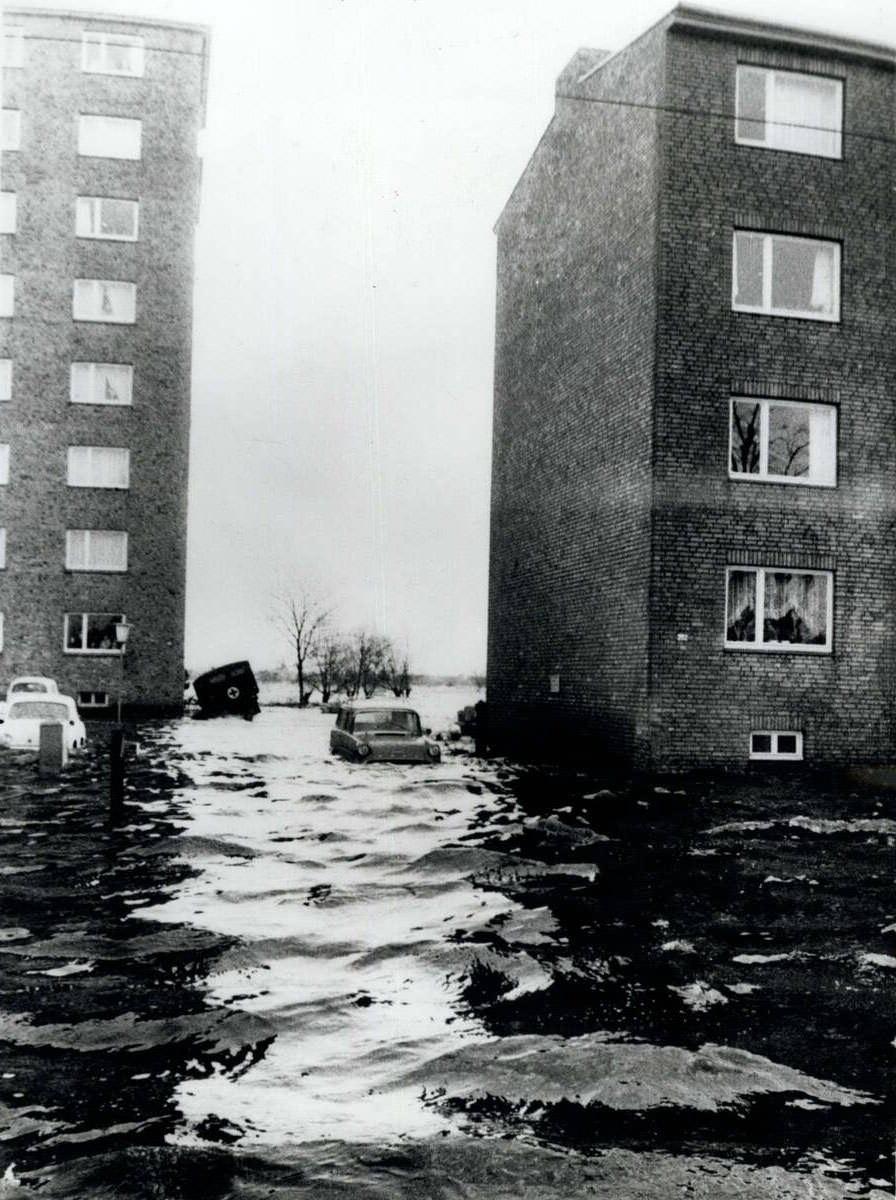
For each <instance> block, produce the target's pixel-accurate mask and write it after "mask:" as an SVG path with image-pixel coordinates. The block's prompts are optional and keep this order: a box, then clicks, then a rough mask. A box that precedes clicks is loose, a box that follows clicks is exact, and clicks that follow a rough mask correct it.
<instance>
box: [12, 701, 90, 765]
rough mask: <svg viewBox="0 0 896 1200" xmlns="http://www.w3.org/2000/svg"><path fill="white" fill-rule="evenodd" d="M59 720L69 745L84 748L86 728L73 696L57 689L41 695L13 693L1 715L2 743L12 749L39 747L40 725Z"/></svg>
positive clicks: (74, 748)
mask: <svg viewBox="0 0 896 1200" xmlns="http://www.w3.org/2000/svg"><path fill="white" fill-rule="evenodd" d="M54 723H58V724H60V725H62V727H63V736H64V739H65V745H66V748H67V749H68V750H69V751H71V750H81V749H82V748H83V747H84V746H85V745H86V744H87V731H86V730H85V728H84V722H83V721H82V720H81V718H80V717H79V716H78V707H77V705H76V704H75V702H74V700H73V699H72V698H71V696H62V695H60V694H59V693H58V692H57V693H50V694H44V695H41V694H40V693H37V694H28V693H21V694H17V693H14V694H13V697H12V699H11V700H10V702H9V704H8V705H7V708H6V713H5V714H4V715H3V717H0V746H6V747H8V748H9V749H11V750H37V749H38V748H39V747H40V727H41V725H46V724H54Z"/></svg>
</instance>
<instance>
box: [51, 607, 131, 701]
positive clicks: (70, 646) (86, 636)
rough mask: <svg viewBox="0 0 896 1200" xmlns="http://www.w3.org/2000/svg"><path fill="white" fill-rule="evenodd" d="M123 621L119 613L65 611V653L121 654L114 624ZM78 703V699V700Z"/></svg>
mask: <svg viewBox="0 0 896 1200" xmlns="http://www.w3.org/2000/svg"><path fill="white" fill-rule="evenodd" d="M123 622H124V616H123V615H122V614H121V613H66V614H65V626H64V636H65V650H66V653H67V654H121V647H120V646H119V644H118V639H117V638H116V636H115V626H116V625H121V624H122V623H123ZM78 703H79V704H80V701H78Z"/></svg>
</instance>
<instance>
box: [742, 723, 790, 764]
mask: <svg viewBox="0 0 896 1200" xmlns="http://www.w3.org/2000/svg"><path fill="white" fill-rule="evenodd" d="M802 757H803V735H802V734H801V733H797V732H796V731H795V730H786V731H785V730H777V729H757V730H756V731H755V732H753V733H751V734H750V758H752V759H770V758H778V759H789V760H790V761H791V762H795V761H797V760H799V759H801V758H802Z"/></svg>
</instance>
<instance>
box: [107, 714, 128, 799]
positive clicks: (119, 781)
mask: <svg viewBox="0 0 896 1200" xmlns="http://www.w3.org/2000/svg"><path fill="white" fill-rule="evenodd" d="M124 756H125V740H124V728H123V727H122V726H121V725H116V726H115V728H114V729H113V730H112V733H111V736H110V738H109V820H110V821H118V820H120V819H121V817H122V815H123V813H124Z"/></svg>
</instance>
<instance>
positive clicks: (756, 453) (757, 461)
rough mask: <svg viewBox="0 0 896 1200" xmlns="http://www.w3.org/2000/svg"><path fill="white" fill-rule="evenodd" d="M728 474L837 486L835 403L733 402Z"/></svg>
mask: <svg viewBox="0 0 896 1200" xmlns="http://www.w3.org/2000/svg"><path fill="white" fill-rule="evenodd" d="M728 474H729V475H730V476H731V478H732V479H738V480H754V481H762V480H765V481H769V482H774V483H804V484H809V485H814V486H816V487H834V486H835V484H836V482H837V410H836V409H835V408H834V407H833V405H830V404H799V403H797V402H795V401H790V400H762V399H753V398H752V397H751V398H746V397H737V398H733V399H732V400H731V421H730V443H729V461H728Z"/></svg>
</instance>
